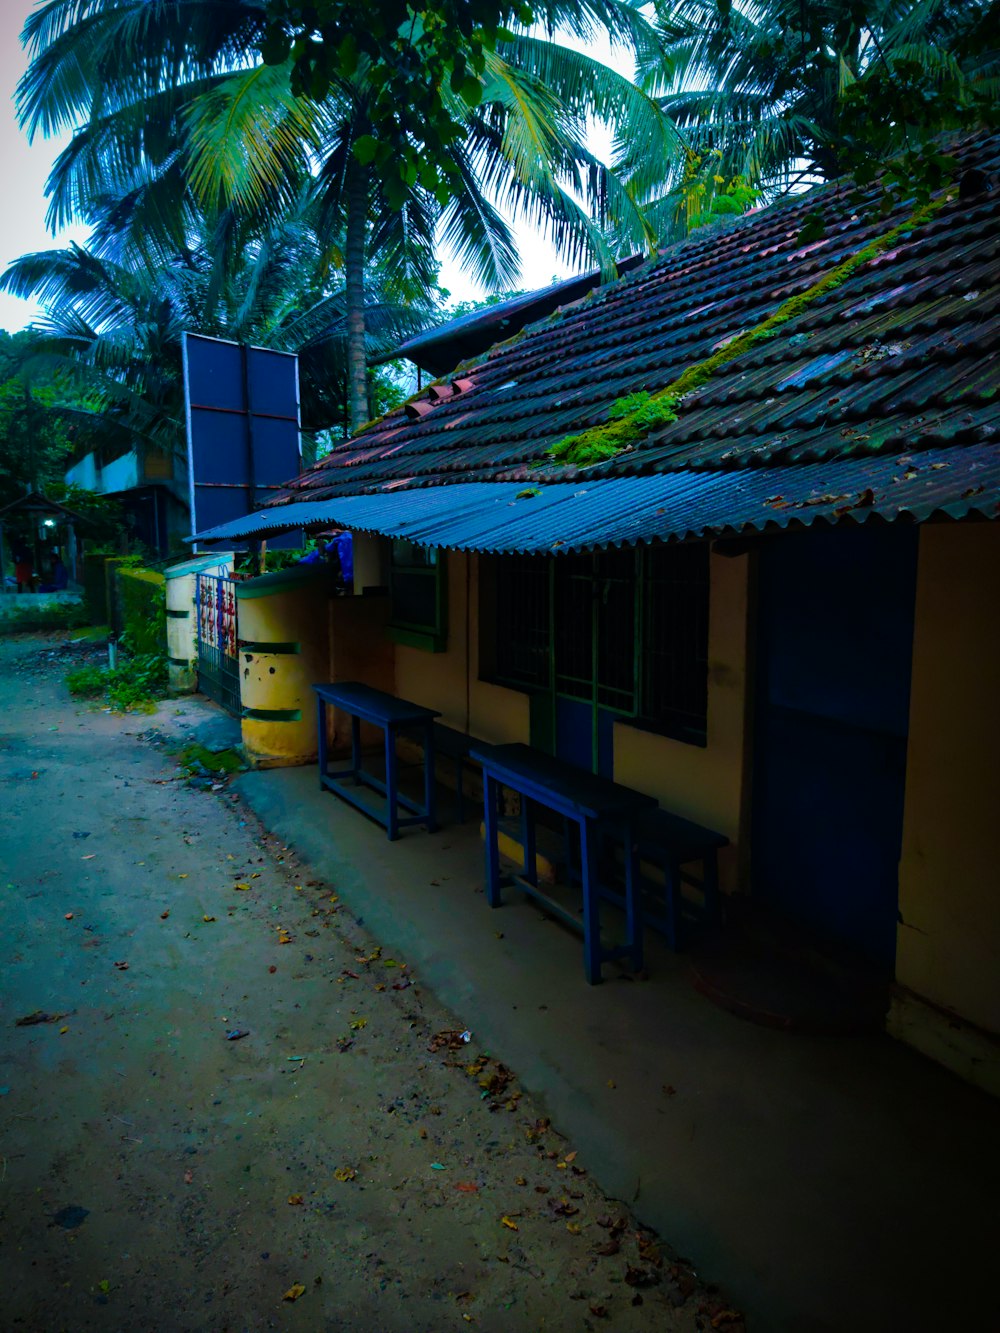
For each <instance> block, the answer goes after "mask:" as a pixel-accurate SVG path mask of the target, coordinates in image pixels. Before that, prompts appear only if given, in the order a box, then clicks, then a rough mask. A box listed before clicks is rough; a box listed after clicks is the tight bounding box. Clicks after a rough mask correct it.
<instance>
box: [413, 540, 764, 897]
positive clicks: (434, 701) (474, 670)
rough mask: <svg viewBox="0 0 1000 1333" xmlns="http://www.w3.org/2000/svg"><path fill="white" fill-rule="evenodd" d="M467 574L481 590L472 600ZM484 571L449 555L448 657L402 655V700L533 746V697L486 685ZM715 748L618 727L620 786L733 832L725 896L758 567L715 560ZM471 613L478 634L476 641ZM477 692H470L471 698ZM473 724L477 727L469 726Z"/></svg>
mask: <svg viewBox="0 0 1000 1333" xmlns="http://www.w3.org/2000/svg"><path fill="white" fill-rule="evenodd" d="M466 570H469V571H470V574H471V583H470V584H469V587H468V597H467V596H466ZM477 574H478V565H477V562H476V560H475V558H474V557H470V556H466V555H465V554H463V553H460V552H450V553H449V554H448V650H447V652H444V653H428V652H422V651H421V650H420V649H417V648H408V647H404V646H403V645H397V647H396V692H397V693H398V694H399V695H400V696H401V697H402V698H406V699H412V700H413V701H414V702H415V703H421V704H424V705H425V706H426V707H428V708H437V709H439V710H440V712H441V714H442V718H441V720H442V721H443V722H445V723H447V724H448V725H449V726H452V727H455V728H457V729H458V730H459V731H465V730H466V729H468V731H470V732H471V734H472V735H474V736H478V737H481V738H482V739H483V740H488V741H492V742H495V743H499V742H502V741H523V742H525V743H527V742H528V741H529V739H530V721H529V696H528V695H527V694H525V693H523V692H521V691H519V690H510V689H505V688H504V687H503V686H500V685H493V684H490V683H488V682H486V681H481V680H479V679H478V676H479V621H478V605H479V596H478V577H477ZM711 580H712V581H711V593H710V602H709V607H710V612H709V693H708V744H707V746H706V747H704V748H701V747H699V746H696V745H685V744H683V743H682V742H681V741H674V740H670V739H669V738H667V737H665V736H659V735H656V734H654V733H653V732H648V731H640V730H638V729H637V728H635V727H630V726H628V725H626V724H617V725H616V726H615V740H614V745H615V752H614V762H615V778H616V779H617V780H618V781H619V782H624V783H626V784H627V785H628V786H630V787H636V788H637V789H638V790H640V791H645V792H649V793H650V794H651V795H653V796H655V797H657V799H658V800H659V801H660V802H661V803H662V804H663V805H665V806H666V807H667V808H668V809H670V810H674V811H676V812H677V813H678V814H681V815H686V816H687V817H688V818H691V819H695V820H697V821H698V822H699V823H703V824H707V825H708V826H709V827H711V828H715V829H718V830H719V831H720V832H722V833H725V834H726V835H727V836H728V837H729V838H730V839H731V841H732V843H733V846H732V847H730V848H726V849H725V850H724V851H723V853H722V854H721V856H720V865H719V869H720V878H721V881H722V886H723V888H724V889H727V890H730V891H731V890H732V889H734V888H735V887H736V882H737V877H738V876H737V857H738V846H737V844H738V842H739V836H740V812H741V804H742V801H743V759H744V744H745V736H744V731H745V706H746V688H747V686H746V681H747V661H746V656H747V654H746V639H747V633H746V624H747V586H748V585H747V580H748V559H747V557H746V556H740V557H737V558H725V557H722V556H717V555H713V556H712V560H711ZM467 608H468V629H469V633H468V635H466V624H467V620H466V617H467ZM467 686H468V693H467ZM467 724H468V725H467Z"/></svg>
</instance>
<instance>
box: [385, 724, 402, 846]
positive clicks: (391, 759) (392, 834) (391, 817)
mask: <svg viewBox="0 0 1000 1333" xmlns="http://www.w3.org/2000/svg"><path fill="white" fill-rule="evenodd" d="M397 781H398V775H397V768H396V734H395V732H394V731H393V729H392V727H386V729H385V800H386V811H385V827H386V830H387V832H388V834H389V841H390V842H395V840H396V839H397V838H398V837H399V824H398V822H397V821H398V819H399V806H398V805H397V804H396V784H397Z"/></svg>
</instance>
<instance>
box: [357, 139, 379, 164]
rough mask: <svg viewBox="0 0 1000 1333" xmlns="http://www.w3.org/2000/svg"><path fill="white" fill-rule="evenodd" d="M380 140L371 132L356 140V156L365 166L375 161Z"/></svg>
mask: <svg viewBox="0 0 1000 1333" xmlns="http://www.w3.org/2000/svg"><path fill="white" fill-rule="evenodd" d="M378 147H379V145H378V140H377V139H376V138H374V136H373V135H371V134H362V135H360V136H359V137H358V138H357V139H355V140H354V156H355V157H356V158H357V159H358V161H359V162H360V163H361V165H362V166H363V167H367V166H368V165H369V164H370V163H371V162H374V161H375V155H376V153H377V152H378Z"/></svg>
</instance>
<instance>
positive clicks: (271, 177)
mask: <svg viewBox="0 0 1000 1333" xmlns="http://www.w3.org/2000/svg"><path fill="white" fill-rule="evenodd" d="M185 122H186V133H187V137H188V142H189V144H190V157H189V166H188V171H189V180H190V183H191V188H192V190H193V191H194V193H195V194H196V195H197V196H198V197H199V198H200V199H201V200H202V201H204V202H205V203H206V204H207V205H208V206H209V207H217V206H225V205H232V206H235V207H238V208H248V209H255V208H257V207H259V206H260V204H261V202H262V201H263V200H264V199H266V198H267V196H268V195H269V194H275V193H276V194H277V197H278V198H279V199H280V200H281V202H282V203H289V202H291V201H292V200H293V199H294V198H295V197H296V195H297V193H298V185H299V181H300V180H301V178H302V175H303V174H304V173H305V172H307V171H308V169H309V164H310V155H311V153H313V152H314V151H315V150H316V149H318V147H319V136H318V132H317V126H316V113H315V106H314V104H313V103H311V102H309V101H307V100H306V99H304V98H299V97H295V96H294V95H293V93H292V89H291V83H290V78H289V67H288V66H285V65H278V66H272V65H258V66H256V67H255V68H253V69H249V70H245V71H241V72H240V73H238V74H232V75H229V76H228V77H227V78H226V79H224V80H222V82H221V83H219V84H217V85H216V87H214V88H213V89H212V90H211V91H210V92H208V93H206V94H204V95H202V96H201V97H198V98H196V99H195V101H194V102H193V103H192V104H191V106H190V107H189V108H188V110H187V111H186V113H185Z"/></svg>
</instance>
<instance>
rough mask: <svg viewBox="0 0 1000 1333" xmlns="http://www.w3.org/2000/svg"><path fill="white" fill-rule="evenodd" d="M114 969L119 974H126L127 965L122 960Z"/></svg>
mask: <svg viewBox="0 0 1000 1333" xmlns="http://www.w3.org/2000/svg"><path fill="white" fill-rule="evenodd" d="M115 967H117V969H118V971H119V972H127V971H128V963H126V962H125V960H124V959H122V961H121V962H119V963H115Z"/></svg>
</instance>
